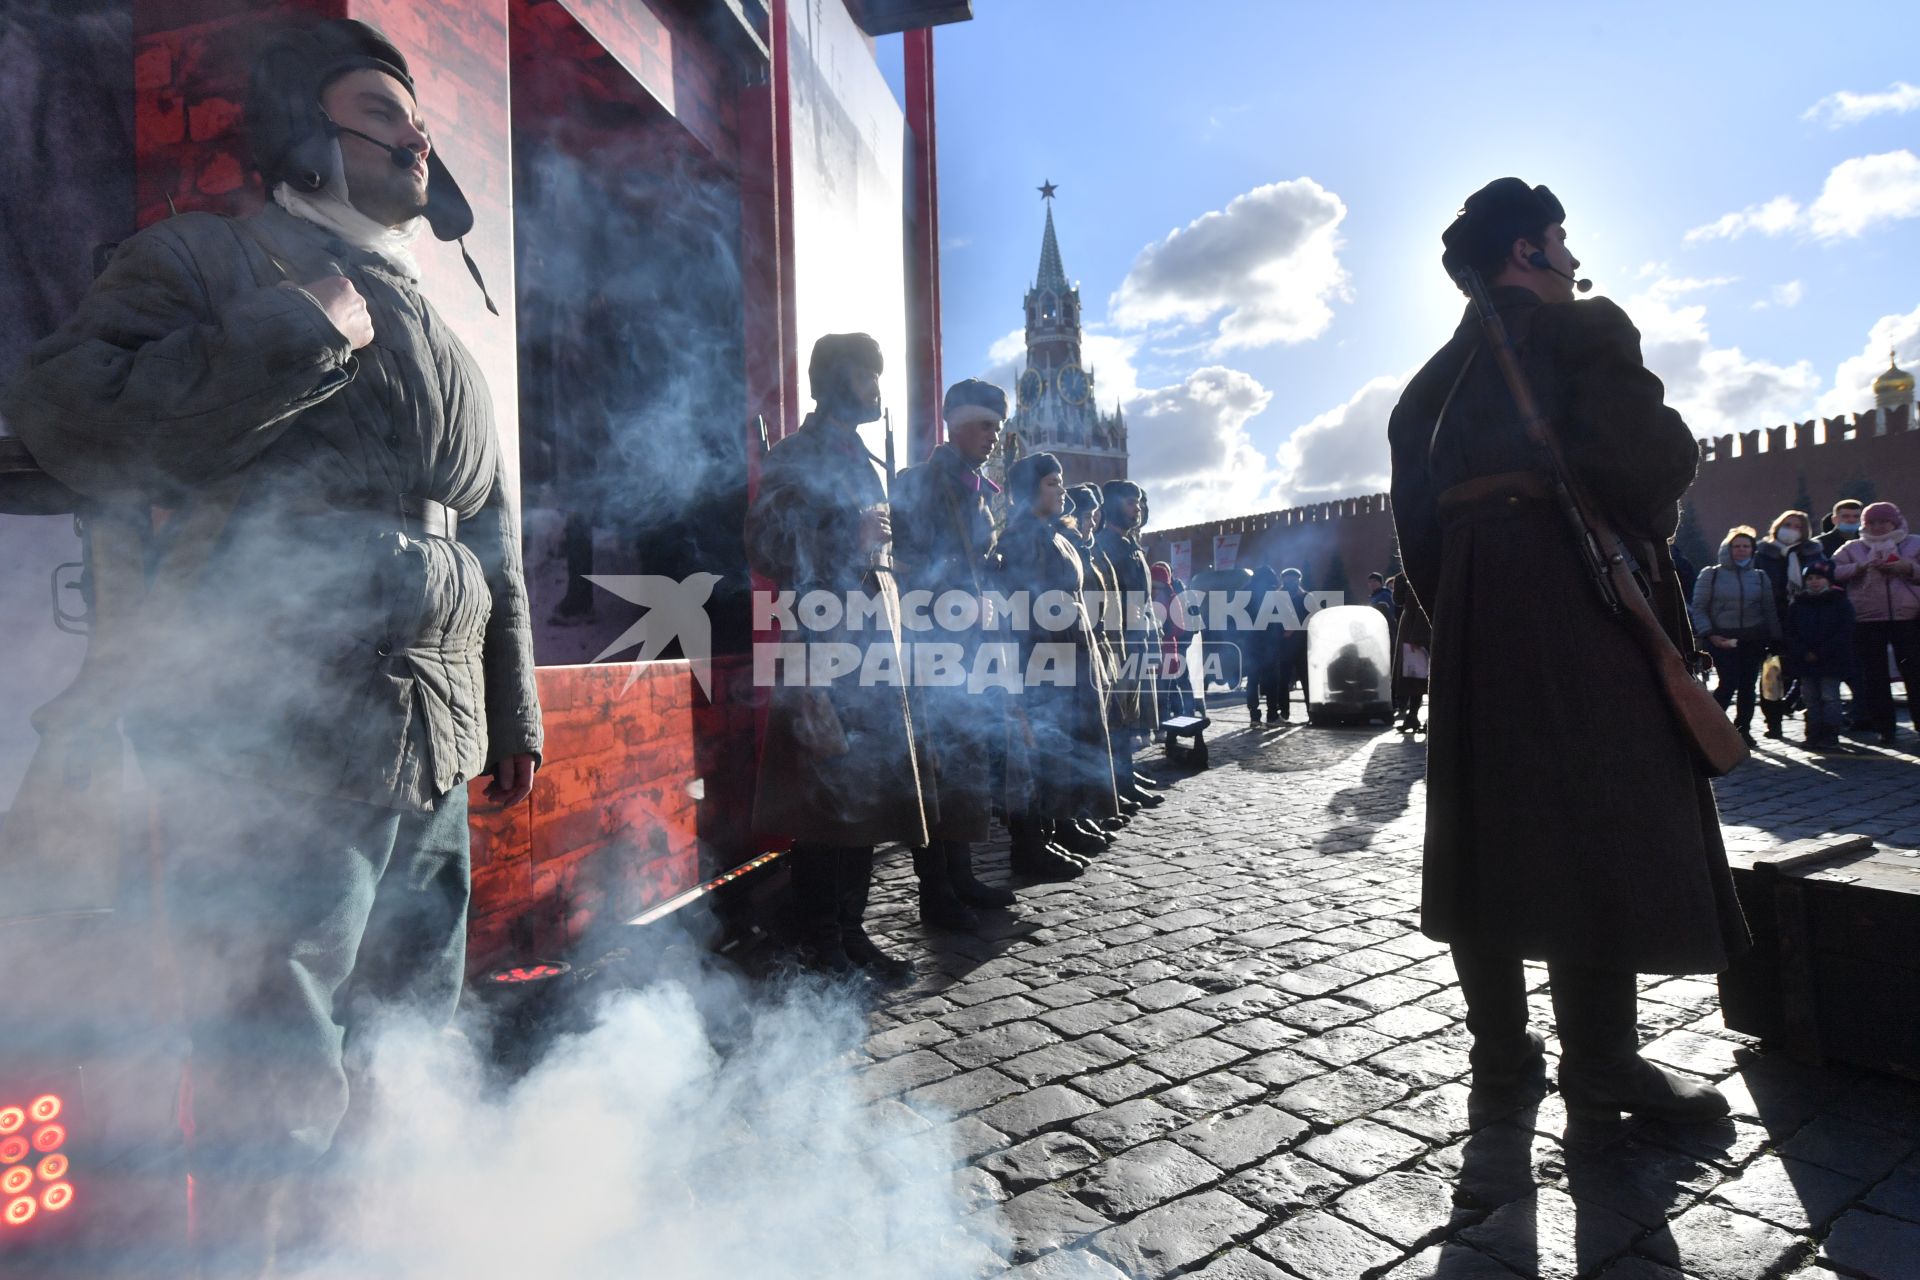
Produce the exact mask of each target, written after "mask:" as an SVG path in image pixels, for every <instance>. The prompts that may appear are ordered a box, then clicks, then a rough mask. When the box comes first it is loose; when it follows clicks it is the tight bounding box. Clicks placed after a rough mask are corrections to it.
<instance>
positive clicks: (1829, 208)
mask: <svg viewBox="0 0 1920 1280" xmlns="http://www.w3.org/2000/svg"><path fill="white" fill-rule="evenodd" d="M1915 217H1920V156H1915V155H1914V154H1913V152H1911V151H1905V150H1901V151H1885V152H1881V153H1880V154H1879V155H1871V156H1855V157H1854V158H1852V159H1851V160H1842V161H1841V162H1840V163H1839V164H1837V165H1835V166H1834V167H1833V168H1832V170H1831V171H1829V172H1828V174H1827V180H1826V182H1825V183H1824V184H1823V185H1822V186H1821V188H1820V195H1819V197H1818V198H1817V199H1816V200H1814V202H1813V203H1812V204H1811V205H1808V206H1807V207H1805V208H1802V207H1801V206H1800V204H1799V202H1798V201H1796V200H1794V199H1793V197H1791V196H1775V197H1774V198H1773V199H1771V200H1769V201H1767V202H1766V203H1765V204H1755V205H1748V206H1747V207H1746V208H1744V209H1741V210H1739V211H1738V212H1735V213H1727V214H1722V215H1721V216H1720V217H1719V218H1716V219H1715V220H1714V221H1712V222H1709V223H1707V224H1706V225H1704V226H1699V227H1695V228H1694V229H1693V230H1691V231H1689V232H1687V235H1686V239H1687V242H1688V243H1689V244H1696V243H1699V242H1700V241H1703V240H1734V239H1738V238H1739V237H1741V236H1743V235H1745V234H1746V233H1747V232H1749V231H1757V232H1759V233H1760V234H1762V235H1768V236H1781V235H1785V234H1787V233H1788V232H1789V231H1804V232H1807V233H1809V234H1811V235H1813V236H1814V237H1815V238H1817V239H1820V240H1840V239H1852V238H1854V237H1856V236H1859V235H1862V234H1864V233H1865V232H1866V231H1867V230H1868V229H1869V228H1871V227H1874V226H1876V225H1878V224H1880V223H1882V222H1897V221H1899V220H1901V219H1903V218H1915Z"/></svg>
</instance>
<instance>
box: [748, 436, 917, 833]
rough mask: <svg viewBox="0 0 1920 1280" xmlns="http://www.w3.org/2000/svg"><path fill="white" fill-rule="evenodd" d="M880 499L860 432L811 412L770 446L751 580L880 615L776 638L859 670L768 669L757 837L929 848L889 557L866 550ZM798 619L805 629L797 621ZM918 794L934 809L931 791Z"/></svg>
mask: <svg viewBox="0 0 1920 1280" xmlns="http://www.w3.org/2000/svg"><path fill="white" fill-rule="evenodd" d="M886 497H887V495H886V491H885V489H884V488H883V487H882V486H881V483H880V474H879V471H878V470H877V468H876V467H875V464H874V459H873V455H872V454H870V453H868V452H867V449H866V446H865V445H863V444H862V443H861V442H860V436H859V433H858V432H857V431H855V430H854V429H853V428H852V427H850V426H845V425H843V424H841V423H839V422H836V421H834V420H832V419H830V418H828V417H826V416H825V415H822V414H819V413H812V414H809V415H807V420H806V421H805V422H803V423H801V424H800V429H799V430H798V431H796V432H794V433H793V434H792V435H790V436H788V437H786V438H785V439H783V440H781V441H780V442H779V443H778V444H777V445H775V446H774V447H773V449H772V450H771V451H770V452H769V453H768V454H767V459H766V462H765V464H764V465H763V466H762V468H761V471H760V487H759V490H758V491H757V492H756V493H755V495H754V499H753V504H752V506H751V507H749V508H748V511H747V539H746V541H747V558H748V562H749V563H750V564H751V565H752V567H753V570H754V572H756V573H758V574H760V575H762V576H763V577H766V578H769V579H771V580H772V581H773V583H774V584H775V586H776V588H778V589H781V590H789V591H793V592H794V593H795V594H796V596H798V597H801V598H802V599H804V597H805V596H806V595H807V594H808V593H810V592H815V591H818V592H822V593H824V595H823V596H822V598H823V599H825V598H828V597H830V598H832V599H834V600H837V601H839V602H840V603H841V604H842V605H843V606H844V605H845V604H846V603H847V602H848V601H849V600H851V599H853V598H854V597H855V596H856V595H857V596H859V597H861V598H863V599H866V600H874V601H877V602H878V603H879V608H878V609H877V610H876V611H875V612H874V613H873V614H871V615H867V616H862V617H860V618H859V619H858V620H857V621H858V625H852V624H851V623H850V621H849V618H848V617H847V616H846V614H845V612H844V611H843V612H842V613H841V615H840V616H839V617H838V618H837V619H831V620H829V619H825V618H823V619H820V621H822V623H823V625H821V626H819V627H818V628H815V629H802V630H799V631H797V632H796V633H794V634H786V633H783V634H781V635H780V636H779V637H778V640H779V642H781V643H783V644H798V645H801V646H804V648H805V649H806V650H807V651H808V657H809V663H810V665H811V662H812V660H813V659H814V658H815V657H817V656H820V655H824V654H826V653H828V652H839V653H842V654H846V653H852V654H853V655H854V656H855V657H856V659H857V660H858V661H859V663H860V664H861V666H860V669H858V670H855V671H852V672H850V673H848V674H845V675H841V676H839V677H838V678H837V679H832V680H826V679H824V678H823V679H821V680H820V681H819V682H817V683H814V684H811V685H809V684H789V683H788V682H787V680H786V679H785V676H784V673H783V672H782V671H780V670H777V669H776V670H775V671H774V673H773V674H774V675H775V677H776V682H775V683H774V685H773V688H772V691H771V693H770V695H769V698H768V706H767V729H766V739H765V743H764V745H763V747H762V748H761V754H760V774H759V786H758V789H757V791H756V792H755V796H754V806H753V816H754V827H755V829H756V830H758V831H760V832H763V833H766V834H770V835H779V836H790V837H793V838H794V839H796V840H802V841H806V842H808V843H811V844H827V845H842V846H868V845H874V844H879V843H882V842H884V841H891V840H900V841H905V842H906V843H908V844H915V845H924V844H925V843H926V842H927V820H928V816H929V815H928V813H927V812H926V810H925V809H924V808H923V807H922V804H923V797H922V794H921V770H920V768H919V763H918V760H917V758H916V750H915V742H914V726H913V717H912V714H911V712H910V711H909V709H908V705H907V681H908V678H909V676H910V675H911V673H910V672H909V671H907V670H906V669H905V664H906V658H905V655H904V654H903V653H902V651H901V647H900V595H899V589H898V586H897V584H896V583H895V581H894V574H893V570H892V568H891V566H890V565H889V564H887V563H886V561H885V559H884V557H879V556H875V555H871V554H869V553H867V552H865V551H862V550H861V548H860V522H861V513H862V512H863V511H865V510H867V509H868V508H870V507H874V506H877V505H879V504H880V503H883V502H885V501H886ZM796 621H797V622H800V623H801V625H802V627H803V628H804V626H805V617H804V615H803V614H796ZM829 621H831V625H828V624H827V623H828V622H829ZM824 646H834V647H835V648H834V650H831V651H829V650H827V649H825V648H824ZM821 674H822V676H823V677H824V674H825V673H824V672H822V673H821ZM925 799H926V802H927V803H928V804H929V805H930V804H931V801H932V796H931V795H928V796H927V797H925ZM936 813H937V811H936Z"/></svg>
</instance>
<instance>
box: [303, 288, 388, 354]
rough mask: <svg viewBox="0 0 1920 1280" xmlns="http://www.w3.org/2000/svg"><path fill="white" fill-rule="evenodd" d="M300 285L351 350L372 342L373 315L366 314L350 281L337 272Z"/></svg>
mask: <svg viewBox="0 0 1920 1280" xmlns="http://www.w3.org/2000/svg"><path fill="white" fill-rule="evenodd" d="M300 287H301V288H302V289H305V290H306V291H307V296H309V297H311V298H312V299H313V300H314V301H315V302H317V303H319V304H320V309H321V310H322V311H324V312H326V313H327V319H328V320H329V321H330V322H332V324H333V327H334V328H336V329H338V330H339V331H340V334H341V336H342V337H344V338H345V339H346V340H347V343H348V345H350V346H351V347H352V348H353V349H354V350H355V351H358V350H359V349H360V348H362V347H364V346H366V345H367V344H368V343H369V342H372V341H373V317H372V316H370V315H368V314H367V300H366V299H365V298H363V297H361V296H360V291H359V290H358V289H356V288H354V287H353V281H351V280H349V279H347V278H346V277H345V276H340V275H334V276H322V277H321V278H320V279H318V280H309V281H307V283H305V284H303V285H301V286H300Z"/></svg>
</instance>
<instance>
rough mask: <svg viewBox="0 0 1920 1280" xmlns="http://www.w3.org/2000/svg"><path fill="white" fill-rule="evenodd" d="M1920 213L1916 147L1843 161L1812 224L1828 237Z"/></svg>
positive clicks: (1919, 159) (1810, 211) (1835, 169)
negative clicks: (1914, 151) (1912, 150)
mask: <svg viewBox="0 0 1920 1280" xmlns="http://www.w3.org/2000/svg"><path fill="white" fill-rule="evenodd" d="M1915 217H1920V156H1915V155H1914V154H1913V152H1911V151H1888V152H1884V153H1882V154H1880V155H1877V156H1857V157H1855V158H1854V159H1852V160H1843V161H1841V162H1840V163H1839V164H1837V165H1835V166H1834V167H1833V172H1832V173H1829V174H1828V175H1827V183H1826V186H1824V187H1823V188H1821V191H1820V198H1819V199H1818V200H1815V201H1814V202H1813V207H1812V208H1810V209H1808V210H1807V221H1808V225H1809V226H1810V227H1811V228H1812V230H1813V234H1814V235H1816V236H1819V237H1820V238H1821V239H1822V240H1834V239H1839V238H1840V237H1843V236H1846V237H1851V236H1857V235H1859V234H1860V233H1861V232H1863V231H1865V230H1866V229H1867V228H1868V227H1871V226H1873V225H1874V224H1875V223H1879V222H1895V221H1898V220H1899V219H1902V218H1915Z"/></svg>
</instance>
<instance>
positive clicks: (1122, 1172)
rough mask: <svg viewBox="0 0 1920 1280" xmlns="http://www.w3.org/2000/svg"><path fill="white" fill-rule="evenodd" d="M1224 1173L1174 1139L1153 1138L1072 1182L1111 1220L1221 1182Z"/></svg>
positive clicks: (1086, 1172)
mask: <svg viewBox="0 0 1920 1280" xmlns="http://www.w3.org/2000/svg"><path fill="white" fill-rule="evenodd" d="M1220 1177H1221V1171H1220V1170H1219V1169H1216V1168H1215V1167H1214V1166H1213V1165H1211V1164H1209V1163H1208V1162H1207V1161H1205V1160H1203V1159H1202V1158H1200V1157H1199V1156H1197V1155H1195V1154H1193V1152H1191V1151H1188V1150H1187V1149H1186V1148H1184V1147H1181V1146H1178V1145H1176V1144H1175V1143H1172V1142H1165V1141H1161V1142H1148V1143H1145V1144H1143V1145H1141V1146H1137V1147H1134V1148H1133V1149H1132V1150H1130V1151H1126V1152H1123V1153H1122V1154H1120V1155H1117V1156H1114V1157H1112V1158H1111V1159H1108V1160H1105V1161H1102V1162H1101V1163H1099V1164H1097V1165H1094V1166H1093V1167H1092V1168H1090V1169H1087V1170H1085V1171H1084V1172H1082V1173H1079V1174H1077V1175H1075V1176H1074V1178H1073V1179H1072V1180H1071V1181H1070V1182H1069V1184H1068V1185H1069V1186H1071V1187H1072V1188H1073V1192H1074V1194H1075V1195H1077V1196H1079V1197H1080V1198H1081V1199H1082V1200H1084V1201H1086V1202H1087V1203H1088V1204H1090V1205H1092V1206H1093V1207H1094V1208H1096V1209H1098V1210H1099V1211H1100V1212H1101V1213H1104V1214H1106V1215H1107V1216H1108V1217H1110V1218H1115V1219H1120V1218H1127V1217H1131V1216H1132V1215H1134V1214H1136V1213H1141V1212H1144V1211H1145V1210H1147V1209H1151V1208H1152V1207H1153V1206H1155V1205H1157V1204H1164V1203H1165V1202H1167V1201H1169V1200H1172V1199H1174V1198H1175V1197H1176V1196H1181V1195H1185V1194H1186V1193H1187V1192H1189V1191H1193V1190H1195V1189H1196V1188H1199V1187H1204V1186H1207V1185H1208V1184H1210V1183H1214V1182H1218V1181H1219V1180H1220Z"/></svg>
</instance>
